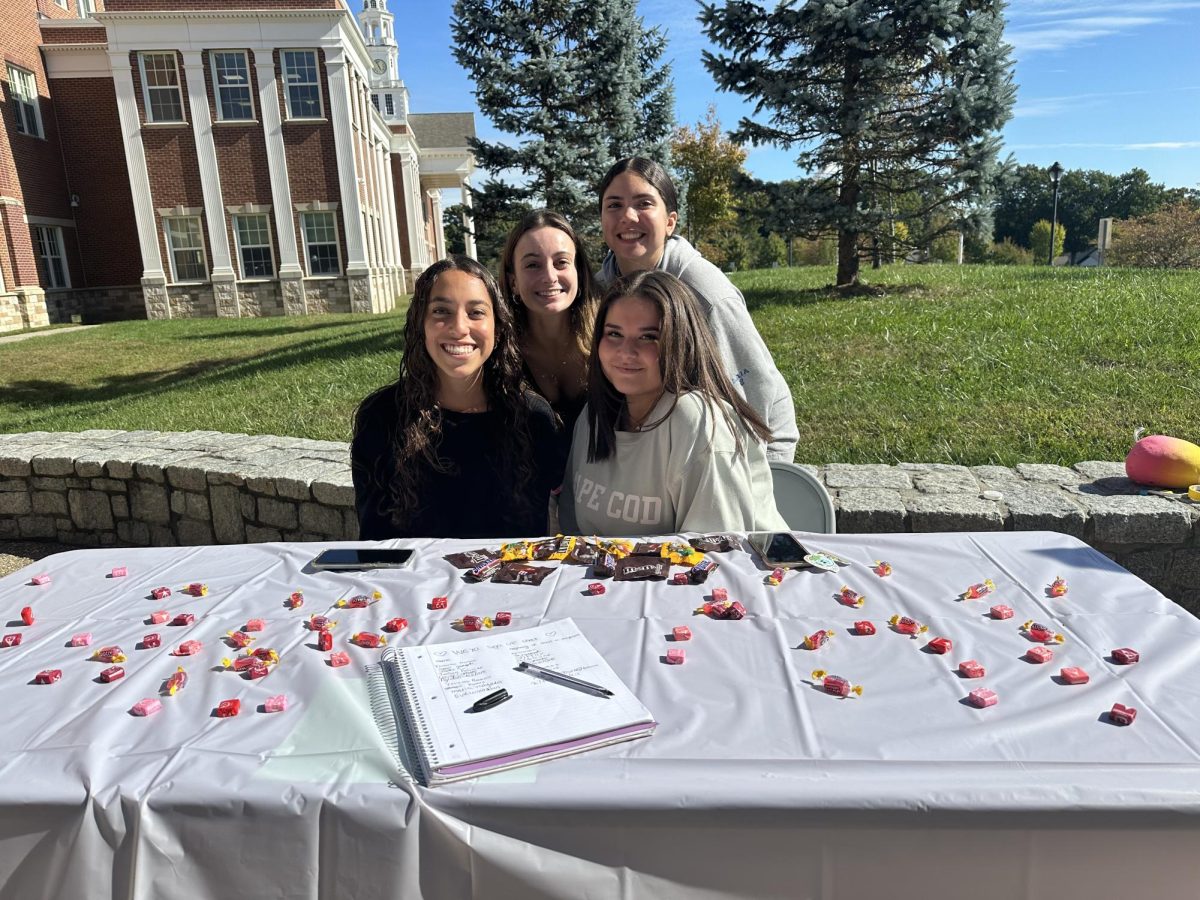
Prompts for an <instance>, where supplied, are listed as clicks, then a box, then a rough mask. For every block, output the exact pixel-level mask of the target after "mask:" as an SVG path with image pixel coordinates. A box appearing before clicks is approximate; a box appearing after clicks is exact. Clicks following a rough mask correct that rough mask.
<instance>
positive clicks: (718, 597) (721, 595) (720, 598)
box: [712, 588, 729, 603]
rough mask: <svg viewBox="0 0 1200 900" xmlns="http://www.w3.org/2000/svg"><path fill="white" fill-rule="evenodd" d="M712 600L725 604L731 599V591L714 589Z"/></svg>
mask: <svg viewBox="0 0 1200 900" xmlns="http://www.w3.org/2000/svg"><path fill="white" fill-rule="evenodd" d="M712 599H713V602H714V603H724V602H725V601H726V600H728V599H729V591H727V590H726V589H725V588H713V591H712Z"/></svg>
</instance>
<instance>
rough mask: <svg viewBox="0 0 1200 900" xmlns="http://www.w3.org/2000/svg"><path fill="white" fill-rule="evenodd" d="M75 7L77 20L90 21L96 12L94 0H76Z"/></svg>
mask: <svg viewBox="0 0 1200 900" xmlns="http://www.w3.org/2000/svg"><path fill="white" fill-rule="evenodd" d="M76 7H77V8H78V10H79V18H81V19H90V18H91V17H92V13H94V12H95V11H96V0H78V2H77V3H76Z"/></svg>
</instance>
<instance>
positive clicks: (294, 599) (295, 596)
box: [288, 591, 304, 609]
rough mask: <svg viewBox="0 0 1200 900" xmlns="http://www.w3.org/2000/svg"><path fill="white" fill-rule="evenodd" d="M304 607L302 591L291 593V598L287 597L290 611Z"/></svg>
mask: <svg viewBox="0 0 1200 900" xmlns="http://www.w3.org/2000/svg"><path fill="white" fill-rule="evenodd" d="M303 605H304V591H292V596H290V597H288V606H290V607H291V608H292V609H299V608H300V607H302V606H303Z"/></svg>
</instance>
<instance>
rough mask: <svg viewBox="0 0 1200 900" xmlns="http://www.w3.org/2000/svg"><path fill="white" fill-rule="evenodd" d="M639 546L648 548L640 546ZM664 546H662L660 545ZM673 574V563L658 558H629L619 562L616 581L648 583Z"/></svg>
mask: <svg viewBox="0 0 1200 900" xmlns="http://www.w3.org/2000/svg"><path fill="white" fill-rule="evenodd" d="M639 546H646V545H644V544H640V545H639ZM659 546H660V547H661V546H662V545H661V544H660V545H659ZM670 573H671V561H670V560H667V559H663V558H662V557H657V556H636V555H635V556H627V557H625V558H624V559H621V560H618V561H617V566H616V570H615V572H614V573H613V579H614V580H615V581H646V580H648V579H658V578H666V577H667V576H668V575H669V574H670Z"/></svg>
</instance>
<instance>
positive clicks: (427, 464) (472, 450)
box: [350, 256, 563, 540]
mask: <svg viewBox="0 0 1200 900" xmlns="http://www.w3.org/2000/svg"><path fill="white" fill-rule="evenodd" d="M559 448H560V441H559V440H558V438H557V436H556V423H555V419H554V413H553V412H552V411H551V409H550V406H549V404H547V403H546V401H545V400H543V399H542V398H541V397H539V396H537V395H536V394H534V393H533V392H532V391H527V390H525V389H524V387H523V379H522V370H521V354H520V350H519V349H518V346H517V339H516V331H515V329H514V327H513V317H512V311H511V310H510V309H509V307H508V305H507V304H506V303H504V302H503V301H502V300H501V298H500V291H499V289H498V288H497V286H496V282H495V279H493V278H492V276H491V274H490V273H489V272H488V271H487V270H486V269H485V268H484V267H483V266H481V265H480V264H479V263H477V262H475V261H474V260H472V259H468V258H467V257H464V256H454V257H450V258H448V259H443V260H439V261H438V262H436V263H434V264H433V265H432V266H430V267H429V268H428V269H426V270H425V271H424V272H422V273H421V276H420V278H418V279H417V284H416V287H415V289H414V291H413V298H412V304H411V306H409V309H408V318H407V319H406V320H405V325H404V355H403V357H402V358H401V360H400V378H399V380H397V381H396V382H394V383H392V384H389V385H387V386H386V387H383V388H380V389H379V390H377V391H376V392H375V393H373V394H371V395H370V396H369V397H367V399H365V400H364V401H363V402H362V404H360V405H359V407H358V410H357V412H356V413H355V417H354V439H353V441H352V442H351V445H350V459H351V472H352V475H353V478H354V495H355V507H356V509H357V511H358V521H359V536H360V537H361V538H363V539H364V540H383V539H387V538H396V537H460V538H468V537H469V538H498V537H525V536H537V535H541V534H545V532H546V530H547V528H546V526H547V511H548V508H549V500H550V492H551V490H553V489H554V488H556V487H557V486H558V484H559V480H560V478H559V476H560V475H561V473H562V464H563V460H562V456H561V450H560V449H559Z"/></svg>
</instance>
